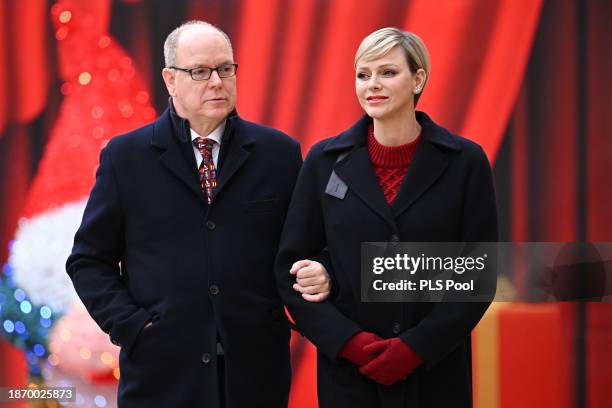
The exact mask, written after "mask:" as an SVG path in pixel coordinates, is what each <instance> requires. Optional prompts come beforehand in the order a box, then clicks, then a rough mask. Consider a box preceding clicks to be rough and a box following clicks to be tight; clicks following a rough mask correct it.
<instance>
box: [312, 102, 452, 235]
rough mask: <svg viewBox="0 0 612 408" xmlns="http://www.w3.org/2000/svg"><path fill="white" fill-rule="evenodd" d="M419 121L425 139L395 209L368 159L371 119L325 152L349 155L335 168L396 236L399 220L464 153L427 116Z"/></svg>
mask: <svg viewBox="0 0 612 408" xmlns="http://www.w3.org/2000/svg"><path fill="white" fill-rule="evenodd" d="M416 118H417V121H418V122H419V123H420V124H421V126H422V127H423V133H422V139H421V141H420V142H419V144H418V146H417V148H416V151H415V153H414V156H413V158H412V162H411V163H410V167H409V168H408V172H407V174H406V176H405V177H404V180H403V181H402V184H401V185H400V189H399V191H398V194H397V196H396V198H395V200H394V201H393V204H392V206H389V204H388V203H387V201H386V199H385V196H384V194H383V192H382V189H381V188H380V185H379V182H378V179H377V178H376V174H375V173H374V169H373V167H372V163H371V161H370V157H369V155H368V150H367V143H366V140H367V139H366V138H367V128H368V126H369V124H370V123H371V122H372V119H371V118H370V117H368V116H367V115H364V116H363V117H361V118H360V119H359V120H358V121H357V122H356V123H355V124H354V125H353V126H352V127H351V128H349V129H348V130H346V131H345V132H343V133H341V134H340V135H338V136H337V137H335V138H334V139H332V140H331V141H330V142H329V143H328V144H327V146H326V147H325V148H324V149H323V151H324V152H326V153H338V154H339V153H342V152H346V153H347V154H346V157H344V158H343V159H342V160H340V161H338V162H337V163H336V164H335V167H334V171H335V172H336V173H337V174H338V176H339V177H340V178H341V179H342V180H343V181H344V182H345V183H346V184H347V185H348V187H349V189H351V190H352V191H353V192H354V193H355V195H356V196H357V197H359V198H360V199H361V200H362V201H364V202H365V203H366V204H367V205H368V206H369V207H370V208H371V209H372V210H373V211H374V212H376V213H377V214H378V215H379V216H380V217H381V218H382V219H383V220H384V221H385V222H386V223H387V224H388V225H389V226H390V227H391V228H392V229H393V230H394V231H396V232H397V231H398V227H397V223H396V219H397V217H398V216H399V215H401V214H402V213H403V212H404V211H406V209H408V207H410V206H411V205H412V204H413V203H414V202H415V201H416V200H417V199H418V198H419V197H420V196H421V195H422V194H423V193H424V192H425V191H426V190H427V189H428V188H429V187H430V186H431V185H432V184H433V183H434V182H435V181H436V180H437V179H438V177H439V176H440V175H441V174H442V173H443V172H444V170H445V169H446V167H447V166H448V163H449V161H450V156H451V154H452V153H455V152H458V151H460V150H461V145H460V143H459V142H458V140H457V139H456V137H455V136H453V135H452V134H451V133H450V132H449V131H448V130H446V129H444V128H442V127H440V126H438V125H436V124H435V123H434V122H433V121H432V120H431V119H430V118H429V116H427V115H426V114H425V113H423V112H416Z"/></svg>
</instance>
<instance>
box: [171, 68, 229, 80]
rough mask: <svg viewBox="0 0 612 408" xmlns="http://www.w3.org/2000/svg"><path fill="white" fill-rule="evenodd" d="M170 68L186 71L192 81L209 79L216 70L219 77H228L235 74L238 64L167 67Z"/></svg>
mask: <svg viewBox="0 0 612 408" xmlns="http://www.w3.org/2000/svg"><path fill="white" fill-rule="evenodd" d="M168 68H170V69H178V70H179V71H183V72H187V73H189V75H191V79H193V80H194V81H206V80H208V79H210V77H211V75H212V73H213V71H217V74H218V75H219V78H229V77H233V76H234V75H236V71H237V70H238V64H223V65H219V66H218V67H215V68H210V67H196V68H191V69H187V68H179V67H175V66H171V67H168Z"/></svg>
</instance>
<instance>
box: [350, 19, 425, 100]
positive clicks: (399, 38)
mask: <svg viewBox="0 0 612 408" xmlns="http://www.w3.org/2000/svg"><path fill="white" fill-rule="evenodd" d="M397 46H399V47H400V48H401V49H402V50H403V51H404V54H405V55H406V61H407V62H408V67H409V68H410V72H412V73H413V74H414V73H416V72H417V71H418V70H419V69H423V70H424V71H425V82H424V83H423V86H422V87H421V90H420V92H419V93H418V94H415V95H414V106H416V104H417V102H418V100H419V98H420V97H421V94H422V93H423V89H424V88H425V84H426V83H427V80H428V79H429V53H428V52H427V47H425V44H424V43H423V40H421V38H419V36H418V35H416V34H414V33H411V32H408V31H402V30H400V29H398V28H395V27H385V28H381V29H380V30H377V31H374V32H373V33H372V34H370V35H368V36H367V37H366V38H364V39H363V41H361V44H360V45H359V48H358V49H357V54H356V55H355V68H357V64H359V62H360V61H362V60H364V61H371V60H374V59H377V58H380V57H383V56H385V55H386V54H387V53H388V52H389V51H391V50H392V49H393V48H395V47H397Z"/></svg>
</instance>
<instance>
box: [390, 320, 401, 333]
mask: <svg viewBox="0 0 612 408" xmlns="http://www.w3.org/2000/svg"><path fill="white" fill-rule="evenodd" d="M391 331H392V332H393V334H396V335H397V334H400V333H401V332H402V325H401V324H399V323H398V322H395V323H393V326H391Z"/></svg>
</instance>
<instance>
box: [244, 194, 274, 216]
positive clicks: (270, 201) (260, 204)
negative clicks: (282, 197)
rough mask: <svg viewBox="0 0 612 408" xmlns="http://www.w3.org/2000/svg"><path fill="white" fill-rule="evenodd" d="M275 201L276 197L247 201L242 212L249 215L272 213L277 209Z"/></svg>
mask: <svg viewBox="0 0 612 408" xmlns="http://www.w3.org/2000/svg"><path fill="white" fill-rule="evenodd" d="M277 201H278V200H277V199H276V197H273V198H266V199H263V200H253V201H247V202H246V203H245V205H244V210H245V211H246V212H251V213H253V212H267V211H274V210H276V209H277Z"/></svg>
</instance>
